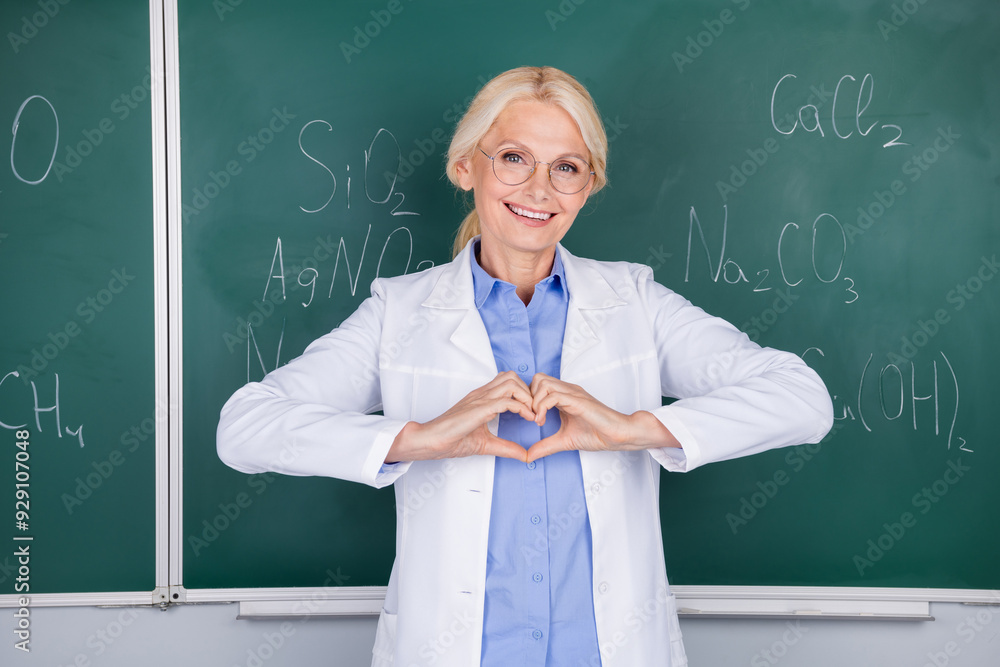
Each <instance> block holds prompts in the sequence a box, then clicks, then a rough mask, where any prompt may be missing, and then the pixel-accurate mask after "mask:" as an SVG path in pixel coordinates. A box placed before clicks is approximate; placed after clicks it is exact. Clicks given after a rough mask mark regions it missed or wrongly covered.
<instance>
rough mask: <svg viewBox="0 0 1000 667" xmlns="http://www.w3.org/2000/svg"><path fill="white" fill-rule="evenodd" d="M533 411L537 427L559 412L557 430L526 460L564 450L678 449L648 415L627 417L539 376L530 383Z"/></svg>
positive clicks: (572, 387) (640, 413)
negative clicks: (549, 415)
mask: <svg viewBox="0 0 1000 667" xmlns="http://www.w3.org/2000/svg"><path fill="white" fill-rule="evenodd" d="M531 395H532V404H531V405H532V410H533V411H534V413H535V415H536V419H535V421H536V423H538V425H539V426H541V425H542V424H544V423H545V414H546V412H548V410H550V409H551V408H557V409H558V410H559V416H560V418H561V421H562V424H561V425H560V427H559V430H558V431H557V432H556V433H555V434H553V435H550V436H549V437H547V438H543V439H542V440H539V441H538V442H536V443H535V444H534V445H532V446H531V449H529V450H528V458H527V460H528V461H529V462H530V461H534V460H536V459H540V458H542V457H543V456H548V455H549V454H554V453H556V452H561V451H567V450H584V451H612V450H639V449H650V448H654V447H680V446H681V445H680V443H679V442H678V441H677V439H676V438H675V437H674V436H673V434H672V433H671V432H670V431H669V430H668V429H667V427H665V426H664V425H663V423H662V422H660V420H659V419H657V418H656V417H654V416H653V415H652V414H651V413H649V412H646V411H644V410H640V411H638V412H635V413H633V414H631V415H626V414H623V413H621V412H618V411H617V410H613V409H612V408H609V407H608V406H606V405H604V404H603V403H601V402H600V401H598V400H597V399H596V398H594V397H593V396H591V395H590V394H588V393H587V392H586V391H584V389H583V388H582V387H578V386H577V385H575V384H570V383H568V382H563V381H562V380H557V379H555V378H553V377H551V376H548V375H545V374H544V373H538V374H536V375H535V377H534V378H532V380H531Z"/></svg>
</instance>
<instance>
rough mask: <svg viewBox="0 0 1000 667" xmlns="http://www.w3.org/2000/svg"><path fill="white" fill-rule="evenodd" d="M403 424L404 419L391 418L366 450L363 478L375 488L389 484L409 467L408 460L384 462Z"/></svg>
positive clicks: (404, 423)
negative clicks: (366, 457) (369, 448)
mask: <svg viewBox="0 0 1000 667" xmlns="http://www.w3.org/2000/svg"><path fill="white" fill-rule="evenodd" d="M405 425H406V422H405V421H398V420H395V419H393V420H391V421H390V422H389V423H388V424H386V425H385V427H384V428H383V429H382V430H381V431H379V432H378V435H376V436H375V442H374V443H373V444H372V447H371V450H370V451H369V452H368V459H367V460H366V461H365V480H366V481H367V483H368V484H370V485H372V486H374V487H375V488H376V489H381V488H382V487H383V486H389V485H390V484H392V483H393V482H395V481H396V480H397V479H399V477H400V476H402V475H403V473H405V472H406V471H407V470H409V468H410V462H409V461H403V462H399V463H386V462H385V457H386V456H388V454H389V449H390V448H391V447H392V443H393V441H394V440H395V439H396V436H397V435H399V432H400V431H402V430H403V427H404V426H405Z"/></svg>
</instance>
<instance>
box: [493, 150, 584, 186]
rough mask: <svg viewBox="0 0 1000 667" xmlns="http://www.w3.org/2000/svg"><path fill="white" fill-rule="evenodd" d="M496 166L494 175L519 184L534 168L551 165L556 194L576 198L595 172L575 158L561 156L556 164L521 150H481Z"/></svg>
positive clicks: (551, 176)
mask: <svg viewBox="0 0 1000 667" xmlns="http://www.w3.org/2000/svg"><path fill="white" fill-rule="evenodd" d="M477 148H478V147H477ZM479 152H480V153H482V154H483V155H485V156H486V157H487V159H489V160H490V162H492V163H493V175H494V176H496V177H497V180H498V181H500V182H501V183H503V184H504V185H520V184H521V183H524V182H525V181H527V180H528V179H529V178H531V175H532V174H534V173H535V166H536V165H539V164H547V165H548V166H549V170H548V171H549V182H550V183H552V187H553V188H554V189H555V190H556V192H561V193H562V194H564V195H575V194H576V193H577V192H580V191H581V190H583V189H584V188H585V187H587V183H589V182H590V177H591V176H593V175H594V172H593V171H591V170H590V165H589V164H588V163H586V162H584V161H583V160H581V159H579V158H575V157H561V158H559V159H558V160H556V161H555V162H539V161H538V160H536V159H535V156H534V155H532V154H531V153H529V152H528V151H526V150H522V149H520V148H501V149H499V150H498V151H497V153H496V155H490V154H489V153H487V152H486V151H484V150H483V149H482V148H480V149H479Z"/></svg>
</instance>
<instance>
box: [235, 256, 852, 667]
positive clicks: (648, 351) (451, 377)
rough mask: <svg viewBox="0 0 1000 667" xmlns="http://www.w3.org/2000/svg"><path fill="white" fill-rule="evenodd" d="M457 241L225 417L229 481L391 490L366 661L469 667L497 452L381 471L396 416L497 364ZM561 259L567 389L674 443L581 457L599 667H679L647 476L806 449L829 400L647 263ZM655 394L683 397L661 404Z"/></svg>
mask: <svg viewBox="0 0 1000 667" xmlns="http://www.w3.org/2000/svg"><path fill="white" fill-rule="evenodd" d="M470 247H471V244H470V245H468V246H466V248H465V250H464V251H463V252H462V253H461V254H460V255H459V256H458V257H457V258H456V259H455V261H453V262H451V263H448V264H444V265H441V266H438V267H434V268H431V269H428V270H426V271H423V272H421V273H417V274H413V275H407V276H399V277H396V278H382V279H377V280H375V282H374V283H373V284H372V297H371V298H369V299H367V300H366V301H365V302H364V303H362V304H361V306H360V307H359V308H358V310H357V311H356V312H355V313H354V314H353V315H351V316H350V317H349V318H348V319H347V320H345V321H344V323H343V324H342V325H341V326H340V327H339V328H337V329H335V330H334V331H332V332H331V333H329V334H327V335H325V336H323V337H322V338H319V339H318V340H316V341H315V342H314V343H312V344H311V345H310V346H309V347H308V348H307V349H306V351H305V352H304V353H303V354H302V356H301V357H299V358H298V359H295V360H293V361H291V362H289V363H288V364H287V365H285V366H283V367H281V368H279V369H277V370H275V371H274V372H272V373H270V374H269V375H268V376H267V377H265V378H264V380H263V381H261V382H259V383H250V384H248V385H246V386H245V387H243V388H242V389H240V390H239V391H238V392H237V393H236V394H235V395H234V396H233V397H232V398H231V399H230V400H229V402H228V403H226V405H225V407H224V408H223V410H222V417H221V421H220V423H219V432H218V450H219V456H220V457H221V458H222V460H223V461H225V462H226V463H227V464H228V465H230V466H232V467H234V468H236V469H237V470H242V471H244V472H248V473H253V472H262V471H265V470H272V471H276V472H280V473H286V474H292V475H326V476H330V477H337V478H341V479H347V480H353V481H357V482H361V483H364V484H368V485H371V486H375V487H382V486H385V485H387V484H390V483H391V484H394V486H395V493H396V508H397V522H396V558H395V563H394V565H393V569H392V575H391V577H390V580H389V587H388V592H387V594H386V598H385V603H384V608H383V611H382V614H381V616H380V618H379V623H378V631H377V637H376V640H375V647H374V649H373V654H374V661H373V663H372V664H373V666H388V665H397V666H402V667H410V666H411V665H412V666H417V665H421V666H423V665H440V666H445V667H452V666H454V667H469V666H470V665H478V664H479V659H480V652H481V642H482V629H483V605H484V591H485V578H486V553H487V540H488V537H489V525H490V520H489V519H490V505H491V502H492V499H493V493H492V491H493V471H494V460H495V459H494V457H492V456H474V457H467V458H461V459H445V460H440V461H416V462H412V463H404V464H401V465H400V466H399V469H398V470H396V471H393V472H391V473H388V474H387V473H380V467H381V465H382V463H383V461H384V460H385V456H386V454H387V452H388V450H389V447H390V445H391V444H392V442H393V439H394V438H395V436H396V434H397V433H398V432H399V430H400V429H401V428H402V427H403V424H404V423H405V422H407V421H408V420H415V421H421V422H422V421H427V420H430V419H432V418H434V417H437V416H439V415H440V414H441V413H442V412H444V411H445V410H446V409H448V408H449V407H451V406H452V405H454V404H455V403H456V402H457V401H458V400H459V399H461V398H462V397H463V396H465V395H466V394H467V393H468V392H470V391H471V390H473V389H475V388H476V387H479V386H481V385H483V384H485V383H486V382H488V381H489V380H491V379H492V378H493V377H494V376H495V375H496V373H497V369H496V365H495V362H494V359H493V353H492V350H491V347H490V341H489V338H488V336H487V333H486V329H485V328H484V326H483V323H482V320H481V319H480V317H479V313H478V311H477V309H476V306H475V303H474V300H473V284H472V273H471V269H470V268H469V259H470V258H469V253H470ZM558 252H559V253H560V254H561V257H562V260H563V265H564V267H565V275H566V283H567V285H568V287H569V292H570V301H569V309H568V312H567V318H566V334H565V339H564V342H563V352H562V371H561V377H562V379H563V380H565V381H567V382H571V383H574V384H578V385H580V386H582V387H583V388H584V389H586V390H587V391H588V392H589V393H590V394H591V395H593V396H594V397H595V398H597V399H598V400H600V401H602V402H603V403H605V404H606V405H608V406H610V407H612V408H614V409H616V410H619V411H621V412H624V413H629V414H631V413H632V412H635V411H636V410H648V411H650V412H652V413H653V414H654V415H655V416H656V417H657V418H659V419H660V420H661V421H662V422H663V424H664V425H665V426H666V427H667V428H668V429H669V430H670V431H671V432H672V433H673V434H674V436H675V437H676V438H677V439H678V440H679V441H680V442H681V444H682V445H683V449H682V450H681V449H670V448H664V449H652V450H645V451H637V452H581V453H580V463H581V467H582V469H583V482H584V488H585V489H586V503H587V512H588V516H589V518H590V526H591V530H592V535H593V568H594V570H593V571H594V580H593V595H594V612H595V614H596V622H597V636H598V640H599V642H600V646H601V663H600V664H602V665H603V666H604V667H617V666H622V667H636V666H640V665H641V666H647V665H649V666H651V665H657V666H666V665H671V666H672V667H682V666H683V665H686V664H687V660H686V658H685V656H684V648H683V644H682V642H681V633H680V628H679V626H678V622H677V611H676V606H675V602H674V598H673V596H672V595H671V594H670V589H669V587H668V584H667V575H666V569H665V566H664V558H663V545H662V538H661V535H660V517H659V503H658V495H659V479H660V470H659V467H660V466H661V465H662V466H664V467H666V468H667V469H668V470H672V471H687V470H691V469H693V468H695V467H697V466H699V465H702V464H705V463H708V462H711V461H721V460H725V459H731V458H735V457H738V456H745V455H748V454H753V453H756V452H761V451H764V450H767V449H771V448H774V447H781V446H784V445H795V444H801V443H806V442H818V441H819V440H820V439H821V438H822V437H823V436H824V435H825V434H826V432H827V431H828V430H829V429H830V427H831V425H832V423H833V410H832V405H831V402H830V398H829V395H828V394H827V391H826V388H825V386H824V385H823V382H822V380H820V378H819V377H818V376H817V375H816V373H815V372H813V371H812V370H811V369H809V368H808V367H807V366H806V365H805V364H804V363H803V362H802V361H801V360H800V359H799V358H798V357H796V356H794V355H792V354H788V353H784V352H779V351H776V350H772V349H767V348H761V347H759V346H758V345H756V344H755V343H752V342H751V341H750V340H749V339H748V338H747V337H746V336H745V335H744V334H742V333H740V332H739V331H737V330H736V329H735V328H734V327H733V326H732V325H730V324H728V323H727V322H725V321H723V320H720V319H718V318H715V317H711V316H709V315H707V314H706V313H704V312H703V311H702V310H701V309H699V308H697V307H695V306H693V305H691V304H690V303H689V302H687V301H686V300H685V299H684V298H683V297H681V296H679V295H677V294H675V293H674V292H672V291H670V290H669V289H667V288H665V287H663V286H662V285H659V284H658V283H656V282H654V281H653V278H652V271H651V269H650V268H649V267H646V266H641V265H637V264H630V263H625V262H597V261H594V260H588V259H582V258H577V257H574V256H573V255H571V254H570V253H569V252H568V251H566V249H565V248H563V247H562V246H561V245H560V246H559V247H558ZM661 396H672V397H676V398H679V399H682V400H678V401H676V402H675V403H673V404H672V405H669V406H666V407H663V406H662V405H661ZM380 409H381V410H382V411H383V413H384V416H378V415H372V414H367V413H371V412H375V411H378V410H380ZM496 424H497V420H496V419H494V421H493V422H492V423H491V424H490V427H491V429H493V432H494V433H495V432H496V430H495V429H496ZM552 522H553V526H557V525H558V517H555V518H552ZM593 664H595V665H597V664H598V662H597V661H596V659H595V661H594V663H593Z"/></svg>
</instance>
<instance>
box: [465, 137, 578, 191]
mask: <svg viewBox="0 0 1000 667" xmlns="http://www.w3.org/2000/svg"><path fill="white" fill-rule="evenodd" d="M476 148H478V149H479V152H480V153H482V154H483V155H485V156H486V159H487V160H489V161H490V170H491V171H492V172H493V177H494V178H495V179H497V180H498V181H500V182H501V183H503V184H504V185H510V186H514V185H523V184H524V183H527V182H528V181H529V180H531V177H532V176H534V175H535V167H537V166H538V165H540V164H547V165H548V166H549V168H548V169H547V170H546V173H547V174H548V177H549V185H551V186H552V189H553V190H555V191H556V192H558V193H559V194H563V195H576V194H580V193H581V192H583V191H584V190H585V189H586V188H587V186H588V185H590V180H591V178H593V177H595V176H597V172H596V171H593V170H592V169H591V171H590V174H589V175H588V176H587V180H586V181H585V182H584V184H583V185H582V186H580V189H579V190H577V191H576V192H563V191H562V190H560V189H559V188H557V187H556V184H555V183H554V182H553V180H552V163H551V162H544V161H542V160H539V159H537V158H536V157H535V156H534V155H533V154H532V153H531V151H529V150H525V149H523V148H517V150H519V151H521V152H524V153H527V154H528V155H531V159H532V160H534V161H535V164H534V166H532V167H531V171H529V172H528V176H527V177H526V178H525V179H524V180H523V181H521V182H520V183H504V181H501V180H500V176H498V175H497V163H496V157H497V155H500V151H502V150H503V149H504V148H503V147H501V148H498V149H497V152H496V153H494V154H493V155H490V154H489V153H487V152H486V151H484V150H483V149H482V147H481V146H479V145H478V144H477V145H476ZM512 148H516V147H513V146H512ZM586 164H587V167H590V166H591V165H590V163H589V162H587V163H586Z"/></svg>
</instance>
